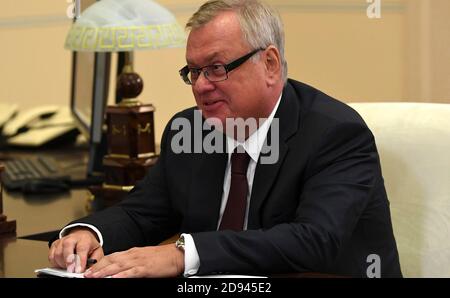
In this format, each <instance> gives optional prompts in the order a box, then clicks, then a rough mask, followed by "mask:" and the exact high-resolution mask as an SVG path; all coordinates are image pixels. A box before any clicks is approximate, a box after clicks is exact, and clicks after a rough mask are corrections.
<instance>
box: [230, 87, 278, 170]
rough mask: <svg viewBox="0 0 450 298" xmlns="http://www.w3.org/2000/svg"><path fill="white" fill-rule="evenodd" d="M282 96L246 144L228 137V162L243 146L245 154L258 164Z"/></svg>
mask: <svg viewBox="0 0 450 298" xmlns="http://www.w3.org/2000/svg"><path fill="white" fill-rule="evenodd" d="M282 95H283V93H281V94H280V97H279V98H278V101H277V103H276V104H275V107H274V108H273V110H272V113H270V115H269V118H267V120H266V121H264V122H263V123H262V124H261V126H259V128H258V129H257V130H256V131H255V132H254V133H253V134H252V135H251V136H250V137H249V138H248V139H247V140H245V142H244V143H241V142H238V141H237V140H235V139H233V138H231V137H229V136H227V149H228V161H230V158H231V153H233V151H234V149H236V147H237V146H239V145H241V146H242V147H244V150H245V152H247V154H248V155H250V158H251V159H252V160H253V161H254V162H258V158H259V154H260V153H261V149H262V147H263V145H264V141H265V140H266V137H267V133H268V132H269V128H270V125H271V124H272V120H273V118H274V117H275V113H276V112H277V110H278V106H279V105H280V102H281V97H282Z"/></svg>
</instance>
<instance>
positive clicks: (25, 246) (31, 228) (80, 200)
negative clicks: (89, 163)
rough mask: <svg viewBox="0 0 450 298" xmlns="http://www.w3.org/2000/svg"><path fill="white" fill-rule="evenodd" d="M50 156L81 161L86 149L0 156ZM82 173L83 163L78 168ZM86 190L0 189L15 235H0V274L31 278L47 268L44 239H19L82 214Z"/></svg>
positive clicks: (58, 226) (85, 211)
mask: <svg viewBox="0 0 450 298" xmlns="http://www.w3.org/2000/svg"><path fill="white" fill-rule="evenodd" d="M31 154H39V155H50V156H52V157H54V158H56V159H57V160H58V161H59V160H62V161H64V162H68V163H72V164H73V163H74V162H77V163H78V164H82V165H83V164H85V162H86V160H85V158H86V156H87V153H86V150H84V149H83V148H71V149H70V148H69V149H67V148H66V149H64V150H60V149H58V150H45V151H34V150H33V151H26V150H20V151H2V152H1V159H3V160H4V159H8V158H14V157H17V156H18V157H22V156H27V155H28V156H29V155H31ZM0 162H1V160H0ZM78 171H81V172H82V173H84V172H85V166H82V167H78ZM89 198H90V193H89V192H88V191H87V189H75V190H71V191H70V192H66V193H62V194H56V195H28V196H25V195H23V194H22V193H20V192H7V191H6V190H4V191H3V212H4V214H5V215H6V216H7V217H8V220H16V223H17V230H16V235H15V236H14V235H1V236H0V277H35V274H34V270H35V269H37V268H42V267H47V266H48V265H49V264H48V260H47V254H48V246H47V242H45V241H34V240H25V239H20V237H24V236H30V235H35V234H41V233H46V232H51V231H56V230H59V229H61V228H62V227H63V226H65V225H66V224H67V223H69V222H70V221H73V220H75V219H78V218H80V217H83V216H86V215H87V214H88V213H89V211H90V210H89V208H90V207H92V206H91V202H90V200H89Z"/></svg>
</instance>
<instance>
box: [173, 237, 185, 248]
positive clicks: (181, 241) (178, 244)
mask: <svg viewBox="0 0 450 298" xmlns="http://www.w3.org/2000/svg"><path fill="white" fill-rule="evenodd" d="M175 246H176V247H178V248H181V249H183V250H184V237H183V236H181V237H180V238H178V240H177V242H175Z"/></svg>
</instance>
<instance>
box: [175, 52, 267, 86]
mask: <svg viewBox="0 0 450 298" xmlns="http://www.w3.org/2000/svg"><path fill="white" fill-rule="evenodd" d="M263 50H265V49H263V48H260V49H257V50H254V51H253V52H250V53H248V54H246V55H244V56H242V57H240V58H238V59H236V60H234V61H233V62H231V63H228V64H213V65H207V66H203V67H199V68H194V67H192V68H190V67H188V66H187V65H186V66H185V67H183V68H182V69H180V71H179V73H180V76H181V78H182V79H183V81H184V82H185V83H186V84H188V85H193V84H195V82H196V81H197V79H198V78H199V77H200V74H201V73H202V72H203V75H204V76H205V78H206V79H207V80H208V81H210V82H220V81H225V80H226V79H228V73H229V72H230V71H232V70H233V69H235V68H238V67H239V66H241V65H242V64H243V63H244V62H245V61H247V60H248V59H250V57H251V56H253V55H255V54H256V53H258V52H259V51H263Z"/></svg>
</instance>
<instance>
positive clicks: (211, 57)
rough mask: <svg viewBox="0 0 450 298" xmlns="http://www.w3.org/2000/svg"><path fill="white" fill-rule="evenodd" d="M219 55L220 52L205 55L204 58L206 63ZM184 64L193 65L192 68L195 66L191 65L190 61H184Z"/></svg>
mask: <svg viewBox="0 0 450 298" xmlns="http://www.w3.org/2000/svg"><path fill="white" fill-rule="evenodd" d="M220 54H221V53H220V52H217V51H216V52H212V54H209V55H207V56H206V59H205V60H206V61H211V60H214V59H215V58H216V57H217V56H218V55H220ZM186 62H187V64H188V65H189V64H191V65H194V66H197V65H196V64H195V63H193V62H192V61H189V59H186ZM206 65H210V64H209V63H208V64H206ZM206 65H202V66H201V67H203V66H206Z"/></svg>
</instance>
